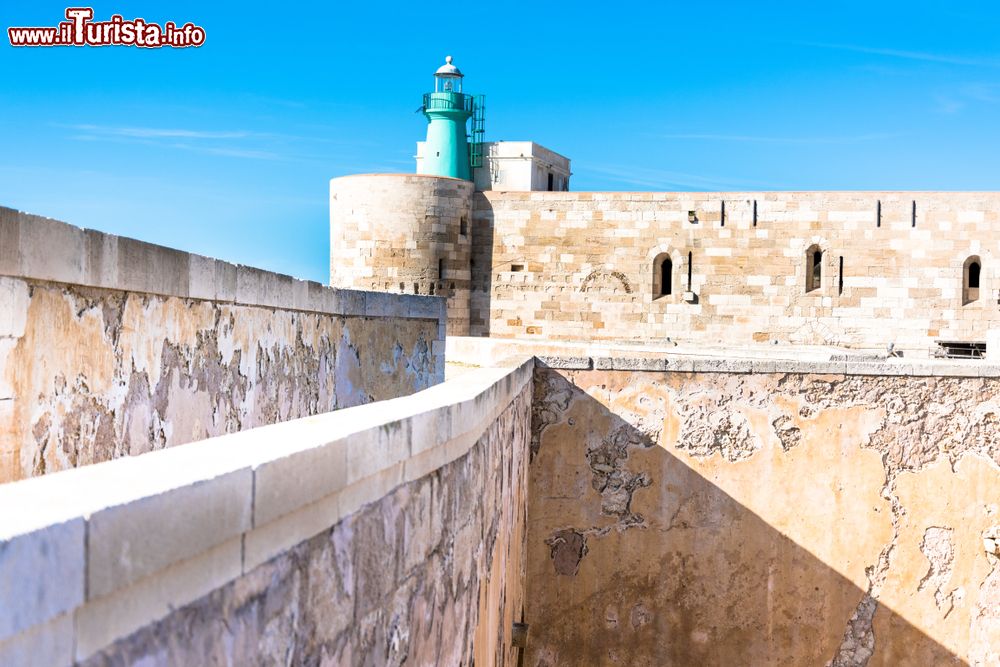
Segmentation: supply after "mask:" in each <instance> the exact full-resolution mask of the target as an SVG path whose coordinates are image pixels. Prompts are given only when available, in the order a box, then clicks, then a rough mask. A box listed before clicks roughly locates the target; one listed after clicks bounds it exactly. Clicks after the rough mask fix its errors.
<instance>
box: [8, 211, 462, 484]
mask: <svg viewBox="0 0 1000 667" xmlns="http://www.w3.org/2000/svg"><path fill="white" fill-rule="evenodd" d="M0 232H3V233H6V234H7V235H8V236H10V237H13V240H12V241H10V245H6V244H5V245H4V248H3V251H4V253H7V252H8V251H10V250H11V249H12V250H13V252H11V254H10V257H8V258H6V259H9V260H10V261H9V263H7V264H4V263H3V262H0V483H2V482H8V481H11V480H17V479H22V478H25V477H31V476H36V475H42V474H45V473H48V472H53V471H58V470H64V469H67V468H73V467H77V466H81V465H86V464H90V463H97V462H100V461H107V460H110V459H113V458H117V457H120V456H127V455H135V454H141V453H144V452H148V451H152V450H155V449H161V448H164V447H171V446H174V445H178V444H181V443H185V442H191V441H194V440H200V439H204V438H207V437H211V436H215V435H220V434H223V433H232V432H235V431H239V430H243V429H247V428H252V427H255V426H260V425H263V424H270V423H274V422H278V421H283V420H287V419H293V418H296V417H303V416H307V415H312V414H317V413H321V412H325V411H328V410H333V409H337V408H343V407H349V406H352V405H358V404H360V403H367V402H370V401H378V400H383V399H387V398H393V397H396V396H400V395H403V394H408V393H412V392H414V391H418V390H420V389H423V388H425V387H428V386H430V385H431V384H434V383H435V382H439V381H440V380H441V379H443V334H444V331H443V329H444V327H443V324H444V322H443V320H444V317H443V316H444V312H443V303H441V300H440V299H427V298H423V299H421V298H417V297H402V296H394V295H384V294H370V293H364V292H350V291H343V292H341V291H336V290H332V289H330V288H326V287H323V286H321V285H318V284H316V283H305V282H302V281H295V280H293V279H291V278H289V277H287V276H279V275H276V274H271V273H267V272H264V271H258V270H255V269H249V268H247V267H237V266H234V265H230V264H226V263H224V262H218V261H216V260H212V259H208V258H204V257H198V256H195V255H188V254H186V253H181V252H178V251H175V250H170V249H167V248H160V247H158V246H151V245H148V244H143V243H140V242H138V241H132V240H130V239H119V238H117V237H114V236H109V235H106V234H99V233H97V232H87V231H84V230H79V229H76V228H73V227H70V226H69V225H65V224H63V223H59V222H56V221H53V220H46V219H44V218H38V217H36V216H28V215H25V214H19V213H17V212H14V211H10V210H9V209H0ZM4 240H5V241H6V240H7V239H6V238H5V239H4ZM47 248H48V249H49V250H48V251H46V249H47ZM60 254H66V257H62V258H60V257H59V255H60ZM53 258H54V259H55V260H60V261H58V262H56V261H54V260H53ZM0 259H2V258H0ZM4 274H6V275H4Z"/></svg>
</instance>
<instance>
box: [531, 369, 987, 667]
mask: <svg viewBox="0 0 1000 667" xmlns="http://www.w3.org/2000/svg"><path fill="white" fill-rule="evenodd" d="M529 471H530V472H529V480H530V481H529V494H528V495H529V510H528V517H529V524H528V575H527V594H526V598H525V599H526V600H527V601H528V603H527V609H526V615H527V622H528V623H529V628H530V630H529V639H528V654H527V660H526V661H525V665H527V666H530V667H556V666H557V665H657V666H661V665H662V666H667V665H830V664H832V665H835V666H840V665H868V664H871V665H875V664H878V665H901V664H920V665H954V664H967V663H965V661H964V660H963V659H961V658H960V657H958V656H956V655H954V654H953V653H952V652H951V651H950V650H948V649H947V648H946V647H944V646H942V645H941V644H939V643H938V642H937V641H935V640H934V639H933V638H931V637H929V636H927V635H926V634H925V633H924V632H922V631H921V630H920V629H919V628H917V627H915V626H913V625H912V624H911V623H909V622H908V621H907V620H906V619H905V618H903V617H902V616H901V615H900V614H898V613H897V612H896V611H894V610H892V609H889V608H887V607H886V606H885V605H884V604H880V603H879V602H878V601H876V600H874V599H873V598H872V597H870V596H869V595H868V593H867V591H866V590H864V589H863V588H861V587H859V586H858V585H857V584H856V583H854V582H852V581H851V580H850V579H848V578H847V577H845V576H844V575H843V574H841V573H840V572H838V571H837V570H836V569H834V566H836V567H840V568H841V570H849V569H850V570H853V571H857V570H858V562H859V561H860V559H862V558H864V557H865V556H863V555H862V554H861V553H860V552H859V553H857V554H856V555H855V556H854V558H853V561H854V562H853V567H852V563H851V562H850V561H851V559H850V558H849V559H848V562H846V563H832V564H828V563H825V562H823V561H821V560H820V559H819V558H817V557H816V556H815V555H813V553H810V551H809V550H808V549H807V548H805V547H803V546H802V545H800V544H797V543H796V542H795V541H793V540H792V539H790V538H789V537H787V536H786V535H784V534H782V533H781V532H779V531H778V530H776V529H775V528H774V527H772V526H771V525H769V524H768V523H766V522H765V521H764V520H763V519H762V518H761V517H760V516H758V515H757V514H755V513H754V512H752V511H750V510H749V509H747V508H746V507H745V506H744V505H742V504H741V503H740V502H739V501H738V500H736V499H735V498H733V497H732V496H731V495H729V494H728V493H726V492H724V491H723V490H721V489H720V488H719V487H718V486H716V485H715V484H713V482H712V481H711V480H709V479H706V478H705V477H703V476H702V475H700V474H698V473H697V472H695V471H694V470H692V469H691V468H690V467H689V466H688V465H687V464H685V463H684V462H682V461H681V460H680V459H678V458H677V457H675V456H673V455H672V454H670V453H669V452H668V451H667V450H665V449H664V448H663V447H660V446H658V444H657V443H656V442H654V441H653V440H651V439H650V437H649V436H648V435H646V434H644V433H643V432H642V431H640V430H639V429H637V428H635V427H634V426H632V425H631V424H629V423H628V422H626V421H625V420H624V419H622V418H621V417H620V416H618V415H616V414H614V413H612V412H611V411H610V410H609V409H608V408H607V407H606V406H605V405H603V404H602V403H601V402H599V401H598V400H595V399H594V398H591V397H590V396H589V395H588V394H586V393H585V392H584V391H582V390H581V389H580V388H579V387H577V386H575V385H574V384H572V383H571V382H569V381H568V380H567V379H566V378H565V377H563V375H561V374H560V373H558V372H556V371H554V370H550V369H547V368H545V367H544V366H542V365H541V364H540V365H539V366H538V367H537V368H536V370H535V400H534V405H533V415H532V444H531V463H530V465H529ZM776 482H777V479H775V480H764V479H761V480H759V481H758V483H759V484H776ZM774 493H775V494H776V495H778V494H782V488H781V487H780V486H778V485H775V488H774ZM789 497H790V494H789ZM838 509H839V508H837V507H831V508H830V522H829V526H828V531H829V533H830V534H831V537H830V538H829V539H838V535H839V536H840V537H843V535H844V534H848V535H849V534H851V533H857V531H863V530H864V526H851V525H849V523H850V517H843V516H841V515H839V514H838ZM822 530H823V528H822V527H821V529H820V530H819V531H817V533H821V532H822ZM834 533H837V534H838V535H833V534H834ZM862 585H864V584H863V582H862Z"/></svg>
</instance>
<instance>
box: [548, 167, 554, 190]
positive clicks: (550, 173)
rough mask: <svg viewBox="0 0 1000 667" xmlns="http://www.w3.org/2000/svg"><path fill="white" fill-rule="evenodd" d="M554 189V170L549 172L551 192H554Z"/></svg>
mask: <svg viewBox="0 0 1000 667" xmlns="http://www.w3.org/2000/svg"><path fill="white" fill-rule="evenodd" d="M553 190H555V183H554V177H553V175H552V172H549V192H552V191H553Z"/></svg>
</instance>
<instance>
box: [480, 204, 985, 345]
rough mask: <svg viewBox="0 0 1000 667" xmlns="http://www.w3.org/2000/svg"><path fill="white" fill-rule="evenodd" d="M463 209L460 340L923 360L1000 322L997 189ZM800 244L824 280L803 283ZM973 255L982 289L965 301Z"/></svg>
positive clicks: (981, 336) (803, 261) (803, 254)
mask: <svg viewBox="0 0 1000 667" xmlns="http://www.w3.org/2000/svg"><path fill="white" fill-rule="evenodd" d="M689 213H693V218H689ZM473 218H474V225H473V251H472V260H473V275H472V295H471V306H470V312H471V329H470V333H471V334H472V335H484V334H488V335H491V336H504V337H512V336H517V337H526V338H534V339H562V340H599V339H619V340H620V339H629V340H631V339H660V340H662V339H664V338H666V337H668V336H669V337H671V338H673V339H674V340H681V341H685V340H689V341H701V342H712V343H716V342H719V341H723V342H725V343H729V344H736V343H750V342H755V341H756V342H770V341H772V340H777V341H780V342H791V343H806V344H837V345H847V346H862V347H869V348H880V349H885V347H886V346H887V345H888V344H889V343H890V342H892V343H895V345H896V347H897V348H901V349H907V350H910V351H912V352H913V353H920V354H922V355H926V354H927V352H928V350H930V349H931V348H933V347H934V346H935V345H934V341H935V340H946V341H950V340H955V341H985V340H986V331H987V329H988V328H989V327H990V326H996V325H997V323H998V321H1000V308H998V306H997V296H998V289H1000V278H998V276H1000V274H998V272H997V270H996V264H995V260H996V258H997V256H998V255H1000V195H997V194H996V193H925V192H920V193H906V192H882V193H880V192H804V193H797V192H769V193H753V192H747V193H739V192H733V193H662V192H654V193H625V192H621V193H616V192H610V193H609V192H604V193H601V192H575V193H571V192H533V193H524V192H498V191H493V192H486V193H477V194H476V195H475V198H474V204H473ZM691 220H693V222H692V221H691ZM812 246H815V247H816V248H818V249H820V250H822V252H823V260H822V280H821V285H820V287H819V288H818V289H816V290H813V291H810V292H808V293H807V292H806V272H807V266H806V261H807V260H806V252H807V249H809V248H810V247H812ZM664 256H667V257H669V258H670V259H671V262H672V267H673V271H672V276H673V279H672V293H671V294H670V295H669V296H662V297H661V296H659V292H658V291H656V290H655V286H657V285H658V284H659V277H658V274H657V258H660V257H664ZM689 256H690V258H691V262H690V268H689V261H688V257H689ZM973 256H975V257H979V258H980V260H981V263H982V279H981V287H980V289H979V295H978V298H977V299H975V300H972V301H970V302H968V303H966V300H965V298H964V297H963V289H962V286H963V264H964V263H965V261H966V260H967V259H968V258H970V257H973ZM840 258H843V272H842V273H841V270H840ZM689 271H690V281H689V278H688V273H689ZM841 277H842V279H843V283H842V285H841ZM685 292H692V293H693V295H694V297H693V301H691V302H688V301H686V300H685V299H684V293H685Z"/></svg>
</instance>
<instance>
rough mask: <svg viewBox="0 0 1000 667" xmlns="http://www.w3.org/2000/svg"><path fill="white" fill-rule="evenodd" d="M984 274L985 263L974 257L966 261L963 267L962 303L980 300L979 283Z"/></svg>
mask: <svg viewBox="0 0 1000 667" xmlns="http://www.w3.org/2000/svg"><path fill="white" fill-rule="evenodd" d="M982 272H983V263H982V262H981V261H980V259H979V257H978V256H976V255H973V256H972V257H970V258H968V259H967V260H965V264H964V265H963V266H962V303H963V304H967V303H972V302H973V301H975V300H976V299H978V298H979V283H980V278H981V275H982Z"/></svg>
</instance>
